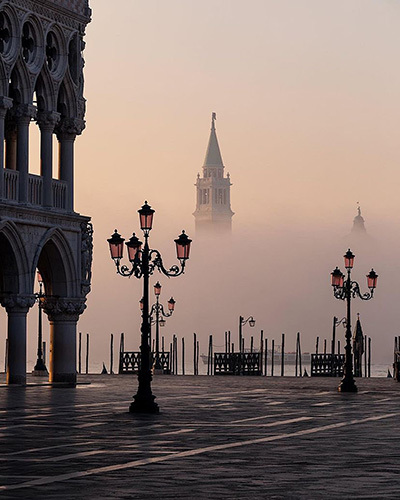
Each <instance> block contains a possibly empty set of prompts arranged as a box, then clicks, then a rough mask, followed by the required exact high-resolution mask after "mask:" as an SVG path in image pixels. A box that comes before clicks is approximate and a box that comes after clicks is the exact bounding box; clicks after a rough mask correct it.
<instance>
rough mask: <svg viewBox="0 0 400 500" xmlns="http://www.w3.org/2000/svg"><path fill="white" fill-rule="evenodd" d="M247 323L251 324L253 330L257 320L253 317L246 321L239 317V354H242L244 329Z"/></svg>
mask: <svg viewBox="0 0 400 500" xmlns="http://www.w3.org/2000/svg"><path fill="white" fill-rule="evenodd" d="M246 323H249V325H250V326H251V328H253V327H254V325H255V324H256V320H255V319H254V318H253V316H249V317H248V318H247V319H244V318H243V316H239V352H242V338H243V336H242V327H243V326H244V325H245V324H246Z"/></svg>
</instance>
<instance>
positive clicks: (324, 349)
mask: <svg viewBox="0 0 400 500" xmlns="http://www.w3.org/2000/svg"><path fill="white" fill-rule="evenodd" d="M324 354H325V355H326V339H324Z"/></svg>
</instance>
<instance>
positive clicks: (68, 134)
mask: <svg viewBox="0 0 400 500" xmlns="http://www.w3.org/2000/svg"><path fill="white" fill-rule="evenodd" d="M85 126H86V125H85V120H80V119H79V118H63V119H62V120H61V121H60V122H59V124H58V125H57V128H56V133H57V137H58V138H59V139H60V140H74V139H75V137H76V136H77V135H80V134H81V133H82V131H83V130H84V128H85Z"/></svg>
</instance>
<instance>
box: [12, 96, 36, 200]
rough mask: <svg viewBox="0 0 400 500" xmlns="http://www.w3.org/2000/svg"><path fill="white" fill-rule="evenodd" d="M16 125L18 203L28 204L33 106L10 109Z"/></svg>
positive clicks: (34, 110)
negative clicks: (30, 130) (30, 131)
mask: <svg viewBox="0 0 400 500" xmlns="http://www.w3.org/2000/svg"><path fill="white" fill-rule="evenodd" d="M12 114H13V116H14V118H15V120H16V123H17V170H18V171H19V201H20V202H21V203H27V202H28V173H29V124H30V122H31V119H32V118H35V116H36V108H35V106H31V105H30V104H18V106H16V107H15V108H13V109H12Z"/></svg>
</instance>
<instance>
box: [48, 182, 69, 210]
mask: <svg viewBox="0 0 400 500" xmlns="http://www.w3.org/2000/svg"><path fill="white" fill-rule="evenodd" d="M52 187H53V207H54V208H61V209H62V210H65V207H66V199H67V183H66V182H64V181H59V180H56V179H53V184H52Z"/></svg>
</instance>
